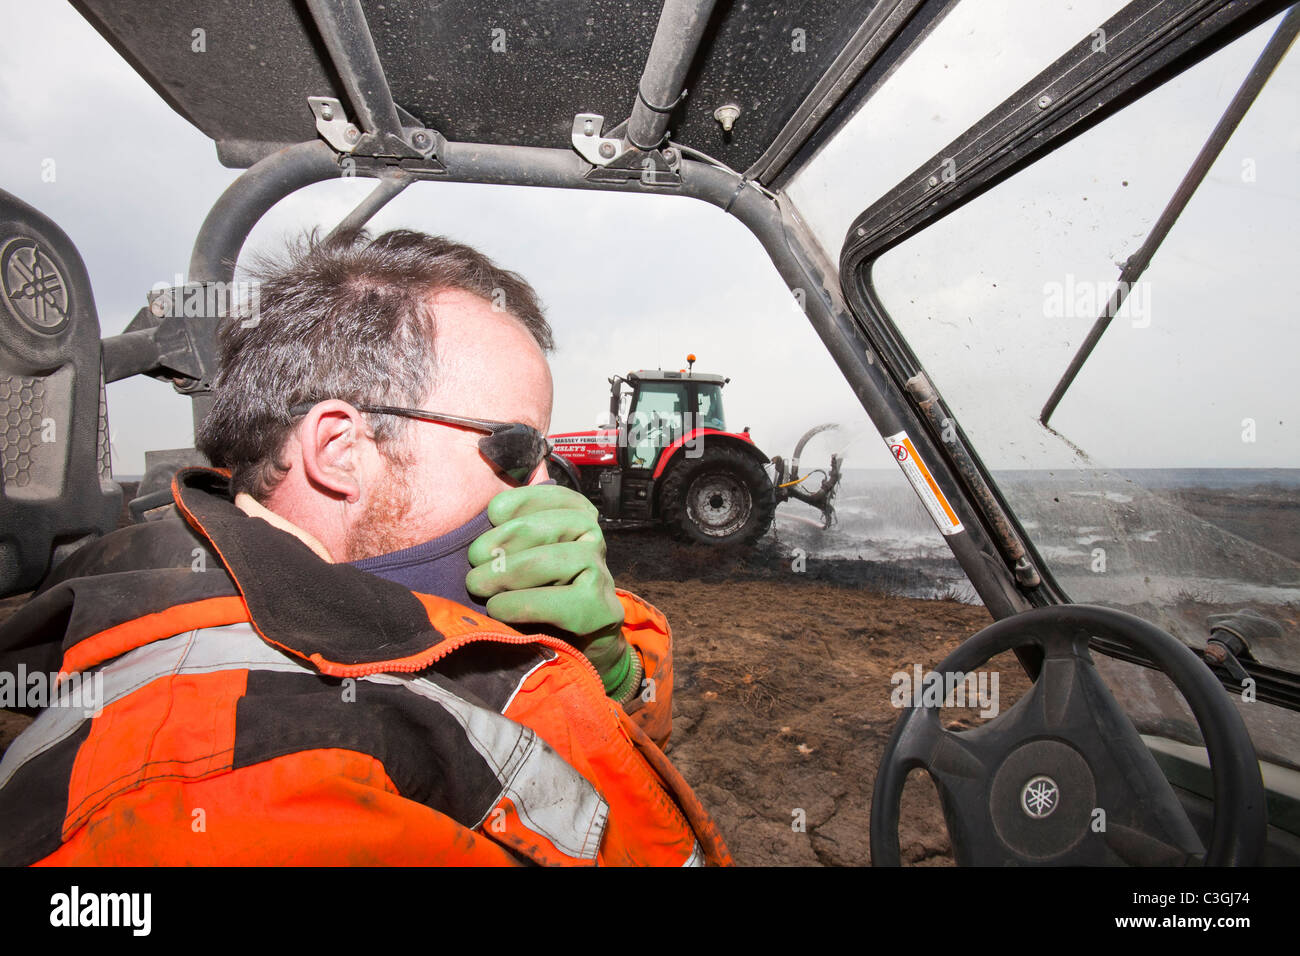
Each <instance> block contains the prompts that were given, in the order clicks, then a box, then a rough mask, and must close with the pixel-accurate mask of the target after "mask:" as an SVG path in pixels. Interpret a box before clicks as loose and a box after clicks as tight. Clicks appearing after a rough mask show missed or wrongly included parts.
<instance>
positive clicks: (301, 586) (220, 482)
mask: <svg viewBox="0 0 1300 956" xmlns="http://www.w3.org/2000/svg"><path fill="white" fill-rule="evenodd" d="M172 493H173V497H174V498H175V500H176V506H177V508H178V509H179V510H180V512H181V514H182V515H183V516H184V518H185V520H186V521H187V522H188V523H189V524H190V525H191V527H193V528H194V530H195V531H196V532H198V533H199V534H200V535H201V536H202V537H203V538H204V539H206V540H207V542H209V544H210V546H211V547H212V549H213V550H214V551H215V552H216V554H217V555H218V556H219V557H220V559H221V563H222V564H223V565H224V566H225V568H226V570H227V571H228V572H229V574H230V577H231V578H232V579H233V581H234V583H235V587H236V588H237V589H238V590H239V593H240V595H241V596H242V597H243V599H244V603H245V604H246V605H247V607H248V613H249V616H250V620H251V622H252V624H253V626H254V627H255V628H256V629H257V631H258V632H259V633H260V634H261V635H262V637H263V638H265V639H266V640H267V641H268V642H270V643H271V644H273V645H275V646H276V647H279V648H280V649H281V650H284V651H286V652H287V653H290V654H292V655H294V656H296V657H300V658H303V659H305V660H309V661H311V662H312V663H314V664H315V665H316V666H317V667H318V668H320V670H321V671H322V672H323V673H326V674H330V675H333V676H354V675H360V674H363V673H371V672H375V671H380V670H418V669H421V668H423V667H425V666H428V664H429V663H431V662H432V661H433V660H436V659H437V658H438V657H439V656H441V655H442V654H443V653H445V652H446V650H449V649H450V646H447V645H448V642H452V644H453V645H454V644H455V643H459V641H456V640H455V639H456V638H460V637H463V636H464V635H466V634H468V633H471V632H481V631H483V630H484V629H490V630H493V631H497V632H504V633H506V634H511V635H513V634H516V633H517V632H515V631H513V630H512V629H511V628H509V627H507V626H505V625H503V624H500V623H498V622H496V621H493V620H491V619H490V618H487V617H485V616H484V615H482V614H480V613H479V612H478V611H476V610H474V609H472V608H466V607H463V606H462V605H459V604H456V603H455V602H452V601H448V600H445V599H442V598H433V597H428V596H423V597H420V598H417V597H416V596H415V595H414V594H412V593H411V592H410V591H408V590H407V589H406V588H404V587H402V586H401V585H399V584H395V583H393V582H391V581H386V580H384V579H382V578H378V577H375V576H374V575H371V574H367V573H366V572H364V571H360V570H358V569H356V568H354V567H352V566H350V565H347V564H332V563H329V562H328V561H326V560H324V559H323V558H322V556H321V555H320V554H318V553H317V552H316V550H315V548H313V542H314V539H312V538H311V536H310V535H307V534H306V532H302V530H301V529H298V528H296V527H295V526H293V525H291V524H289V522H287V521H284V519H280V521H279V522H273V521H272V520H269V519H268V518H267V517H266V516H264V515H258V516H256V517H254V516H251V515H249V514H246V513H245V512H244V511H242V510H241V509H240V508H239V507H238V506H237V505H236V504H235V502H234V501H232V500H231V494H230V486H229V475H228V473H227V472H225V471H221V470H217V469H211V468H186V469H182V470H181V471H179V472H177V474H176V477H175V478H174V479H173V482H172ZM259 507H260V506H259ZM254 510H256V509H254ZM262 510H263V511H264V510H265V509H262ZM276 517H278V516H275V515H272V518H276ZM285 526H287V527H285ZM314 543H315V546H316V547H320V545H319V542H314ZM321 550H322V551H324V549H323V548H321ZM325 555H328V552H327V551H326V552H325ZM440 645H442V646H440Z"/></svg>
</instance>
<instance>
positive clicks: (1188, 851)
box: [871, 604, 1266, 866]
mask: <svg viewBox="0 0 1300 956" xmlns="http://www.w3.org/2000/svg"><path fill="white" fill-rule="evenodd" d="M1093 636H1099V637H1107V638H1111V639H1113V640H1115V641H1119V642H1122V643H1123V644H1125V645H1126V646H1128V647H1129V648H1131V649H1133V650H1135V651H1138V652H1141V653H1142V654H1143V655H1145V656H1146V657H1147V659H1149V660H1151V661H1154V662H1155V664H1156V665H1157V666H1158V667H1159V668H1160V669H1161V670H1162V671H1164V673H1165V674H1166V675H1168V676H1169V677H1170V678H1171V679H1172V680H1173V682H1174V684H1175V685H1176V686H1177V687H1178V689H1179V690H1180V691H1181V692H1182V694H1183V696H1184V697H1185V698H1186V699H1187V702H1188V704H1189V705H1190V706H1191V708H1192V713H1193V714H1194V715H1195V716H1196V721H1197V723H1198V724H1199V726H1200V729H1201V734H1202V736H1203V737H1204V739H1205V745H1206V749H1207V750H1208V751H1209V755H1210V768H1211V771H1212V773H1213V776H1214V828H1213V833H1212V836H1211V839H1210V847H1209V850H1208V852H1207V851H1206V850H1205V848H1204V847H1203V845H1202V843H1201V841H1200V838H1199V837H1198V836H1197V834H1196V831H1195V830H1194V828H1193V827H1192V823H1191V821H1190V820H1189V819H1188V817H1187V814H1186V813H1185V812H1184V810H1183V808H1182V805H1181V804H1180V803H1179V802H1178V798H1177V797H1176V796H1175V794H1174V791H1173V788H1172V787H1171V786H1170V785H1169V781H1168V780H1166V779H1165V776H1164V774H1163V773H1161V771H1160V768H1159V766H1158V765H1157V764H1156V761H1155V758H1154V757H1152V755H1151V752H1150V751H1149V750H1148V749H1147V748H1146V746H1145V745H1144V744H1143V743H1142V739H1141V738H1140V737H1139V736H1138V733H1137V730H1136V728H1134V726H1133V724H1132V722H1131V721H1130V720H1129V719H1128V717H1127V716H1126V715H1125V714H1124V712H1123V711H1122V710H1121V709H1120V707H1119V705H1118V704H1117V703H1116V702H1115V698H1114V697H1113V696H1111V693H1110V690H1109V689H1108V688H1107V687H1106V685H1105V683H1104V682H1103V681H1102V679H1101V677H1100V676H1099V675H1098V673H1097V669H1096V665H1095V664H1094V663H1093V659H1092V655H1091V654H1090V653H1089V651H1088V641H1089V638H1090V637H1093ZM1030 644H1035V645H1037V646H1039V647H1041V648H1042V650H1043V653H1044V660H1043V666H1042V670H1041V671H1040V672H1039V675H1038V679H1037V680H1036V681H1035V682H1034V685H1033V687H1032V688H1030V690H1029V691H1028V693H1026V694H1025V695H1024V696H1023V697H1021V699H1020V700H1018V701H1016V703H1015V704H1014V705H1013V706H1012V707H1011V708H1009V709H1008V710H1006V711H1004V712H1003V713H1001V714H999V715H998V716H996V717H994V719H993V720H990V721H989V722H987V723H985V724H982V725H980V726H979V727H976V728H974V729H972V730H968V731H963V732H954V731H950V730H945V729H944V728H943V726H942V724H941V723H940V720H939V711H940V708H939V707H938V706H933V705H931V706H924V705H922V706H914V705H913V706H909V707H908V708H907V709H906V710H904V712H903V715H902V717H901V718H900V719H899V721H898V724H897V725H896V726H895V727H894V732H893V735H892V736H891V737H890V739H889V743H888V744H887V745H886V746H885V752H884V754H883V755H882V756H881V760H880V770H879V772H878V773H877V775H876V786H875V791H874V793H873V794H872V802H871V859H872V862H873V863H874V864H875V865H877V866H898V865H900V860H899V848H898V816H899V801H900V800H901V798H902V795H903V784H904V782H905V780H906V778H907V774H908V771H910V770H912V769H914V768H917V767H920V768H923V769H924V770H925V771H926V772H927V773H929V775H930V777H931V779H933V780H934V783H935V787H936V788H937V790H938V792H939V799H940V802H941V803H942V805H943V812H944V819H945V820H946V821H947V824H948V833H949V835H950V836H951V838H952V845H953V855H954V856H955V857H956V860H957V863H958V864H959V865H962V866H968V865H975V866H1002V865H1007V864H1026V865H1035V864H1037V865H1042V864H1050V865H1065V866H1080V865H1084V866H1087V865H1106V864H1118V863H1127V864H1132V865H1146V866H1178V865H1184V864H1187V863H1202V862H1203V863H1204V864H1205V865H1207V866H1249V865H1251V864H1253V863H1255V862H1256V861H1257V859H1258V857H1259V854H1260V851H1261V849H1262V848H1263V845H1264V838H1265V826H1266V816H1265V808H1264V784H1263V780H1262V779H1261V777H1260V770H1259V762H1258V759H1257V757H1256V756H1255V748H1254V746H1253V745H1252V743H1251V740H1250V735H1249V734H1247V732H1246V727H1245V724H1244V723H1243V722H1242V720H1241V716H1240V715H1239V714H1238V713H1237V711H1236V710H1235V709H1234V708H1233V706H1232V703H1231V701H1230V698H1229V695H1228V694H1226V693H1225V692H1224V689H1223V686H1222V685H1221V684H1220V683H1219V681H1218V679H1217V678H1216V677H1215V676H1214V675H1213V673H1212V672H1211V671H1210V669H1209V668H1208V667H1207V666H1206V665H1205V664H1204V663H1203V662H1202V661H1201V660H1200V659H1199V658H1198V657H1197V656H1196V655H1195V654H1194V653H1193V652H1192V650H1191V649H1190V648H1188V647H1187V646H1186V645H1184V644H1183V643H1181V642H1180V641H1178V640H1177V639H1175V638H1174V637H1171V636H1170V635H1169V634H1166V633H1165V632H1164V631H1162V630H1160V629H1159V628H1157V627H1155V626H1154V625H1152V624H1149V623H1148V622H1146V621H1144V620H1142V619H1140V618H1137V617H1134V616H1132V615H1130V614H1125V613H1123V612H1121V611H1115V610H1112V609H1110V608H1105V607H1095V606H1091V605H1085V604H1064V605H1055V606H1052V607H1044V608H1036V609H1034V610H1030V611H1025V612H1023V613H1021V614H1017V615H1014V616H1013V617H1008V618H1004V619H1003V620H1001V621H998V622H996V623H994V624H992V625H990V626H989V627H986V628H985V629H984V630H982V631H980V632H979V633H978V634H976V635H975V636H974V637H972V638H971V639H970V640H968V641H966V642H965V643H964V644H962V645H961V646H960V647H959V648H957V649H956V650H955V651H953V652H952V653H951V654H949V655H948V657H947V658H946V659H945V660H944V661H943V663H941V664H940V665H939V667H938V669H937V674H938V675H942V678H943V680H944V684H945V687H944V691H946V690H947V686H948V681H949V680H960V678H961V677H964V676H965V675H972V676H973V675H974V672H975V671H976V670H977V669H978V668H980V667H982V666H983V665H984V664H986V663H988V661H989V660H990V659H991V658H992V657H993V656H994V655H996V654H999V653H1001V652H1003V651H1007V650H1011V649H1012V648H1017V647H1024V646H1027V645H1030ZM974 683H975V682H974V681H973V680H972V681H968V682H967V685H966V686H971V685H972V684H974ZM944 691H939V692H938V693H937V696H938V697H943V696H944ZM932 696H936V695H934V694H932ZM912 700H913V701H915V700H916V698H915V697H913V698H912ZM921 700H925V698H924V697H922V698H921ZM968 703H969V700H968Z"/></svg>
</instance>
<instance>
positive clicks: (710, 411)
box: [695, 385, 727, 431]
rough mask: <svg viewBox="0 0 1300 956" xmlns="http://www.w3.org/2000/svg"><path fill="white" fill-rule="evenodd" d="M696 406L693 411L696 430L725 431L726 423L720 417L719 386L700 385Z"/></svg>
mask: <svg viewBox="0 0 1300 956" xmlns="http://www.w3.org/2000/svg"><path fill="white" fill-rule="evenodd" d="M698 395H699V399H698V404H697V407H696V409H695V411H696V415H695V425H696V427H697V428H716V429H718V431H726V430H727V421H726V419H725V418H724V417H723V415H722V387H721V386H719V385H701V386H699V389H698Z"/></svg>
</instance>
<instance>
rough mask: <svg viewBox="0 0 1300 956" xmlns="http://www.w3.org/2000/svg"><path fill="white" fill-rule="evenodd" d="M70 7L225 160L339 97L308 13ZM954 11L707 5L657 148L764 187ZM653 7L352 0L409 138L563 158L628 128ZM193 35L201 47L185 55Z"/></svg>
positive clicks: (251, 153)
mask: <svg viewBox="0 0 1300 956" xmlns="http://www.w3.org/2000/svg"><path fill="white" fill-rule="evenodd" d="M72 2H73V6H74V7H76V8H77V10H78V11H79V12H80V13H81V14H82V15H83V16H85V17H86V19H87V20H88V21H89V22H90V23H91V24H92V25H93V26H94V27H95V29H97V30H98V31H99V32H100V33H101V34H102V35H103V36H104V37H105V38H106V39H107V40H108V42H109V43H110V44H111V45H112V46H113V47H114V48H115V49H116V50H117V51H118V52H119V53H120V54H121V55H122V57H123V58H124V59H125V60H126V61H127V62H128V63H130V64H131V66H132V67H133V68H134V69H135V70H136V71H137V72H138V73H139V74H140V75H141V76H142V77H143V78H144V79H145V80H146V81H147V82H148V83H149V84H150V85H151V86H152V87H153V88H154V89H155V90H156V91H157V92H158V93H159V95H160V96H162V97H163V99H164V100H166V102H167V103H168V104H170V105H171V106H172V107H173V108H174V109H175V110H176V111H177V112H178V113H179V114H180V115H181V116H182V117H184V118H185V119H186V120H188V121H189V122H190V123H192V124H194V126H196V127H197V128H198V129H200V130H201V131H202V132H203V133H204V134H206V135H207V136H209V137H211V138H212V139H213V140H215V141H216V144H217V152H218V156H219V158H220V159H221V161H222V162H223V163H224V164H226V165H227V166H232V167H236V168H242V167H246V166H249V165H251V164H252V163H254V162H256V161H257V160H258V159H260V158H262V157H264V156H266V155H269V154H270V153H272V152H274V151H276V150H278V149H280V148H282V147H284V146H286V145H289V144H293V143H300V142H304V141H307V140H312V139H315V138H316V137H317V132H316V127H315V121H314V118H313V115H312V112H311V110H310V109H309V108H308V105H307V97H309V96H326V97H334V98H338V99H340V100H342V101H343V102H347V97H346V94H345V92H344V86H343V83H342V81H341V80H340V78H339V76H338V73H337V71H336V70H335V68H334V66H333V63H332V61H331V58H330V55H329V53H328V51H327V49H326V47H325V45H324V43H323V42H322V39H321V37H320V35H319V32H318V31H317V29H316V27H315V25H314V23H313V19H312V16H311V14H310V13H309V11H308V9H307V5H306V4H303V3H299V2H294V0H189V2H170V3H150V4H135V3H123V2H121V0H72ZM955 2H956V0H906V2H900V0H875V2H864V0H809V2H805V3H799V4H789V3H783V2H781V0H749V2H745V3H718V4H717V5H716V6H715V8H714V10H713V14H712V17H711V19H710V21H709V24H708V27H707V29H706V33H705V36H704V39H703V42H702V44H701V46H700V51H699V55H698V56H697V57H696V59H695V61H694V65H693V67H692V69H691V71H690V73H689V74H688V75H687V78H686V89H687V91H688V93H689V95H688V96H687V97H686V98H685V99H684V100H683V101H682V102H681V103H680V104H679V105H678V106H677V107H676V109H674V110H673V112H672V114H671V121H670V127H669V128H670V130H671V133H672V137H673V139H674V140H675V141H677V142H680V143H683V144H686V145H688V146H690V147H693V148H695V149H699V150H703V151H705V152H707V153H709V154H711V155H713V156H715V157H716V158H717V159H719V160H721V161H722V162H724V163H726V164H728V165H729V166H731V167H733V168H735V169H738V170H743V171H746V172H747V174H748V175H749V176H750V177H751V178H756V179H759V180H760V181H763V182H765V183H768V184H773V183H775V182H778V181H780V180H783V179H785V178H788V177H789V176H790V175H792V174H793V171H794V169H795V168H797V166H798V165H799V163H800V162H801V161H802V160H803V159H806V158H807V157H808V156H809V155H811V150H812V149H813V148H815V145H816V143H817V141H818V140H819V139H820V138H821V137H822V136H823V135H824V134H825V133H826V132H827V131H828V130H829V129H831V128H833V127H835V126H836V125H838V124H839V123H840V122H842V121H843V120H845V119H847V118H848V115H850V114H851V113H852V111H853V107H854V105H855V103H856V102H858V101H859V100H860V99H861V98H862V97H863V96H865V95H867V93H868V92H869V90H870V88H873V87H874V86H875V85H878V84H879V83H880V82H882V81H883V79H884V78H885V77H886V76H887V75H888V73H889V72H890V71H891V70H892V69H893V68H894V67H895V66H897V63H898V62H899V61H900V60H901V59H903V58H904V57H905V56H906V55H907V54H908V53H909V52H910V50H911V49H912V48H913V47H914V46H915V45H916V43H917V42H918V40H919V39H920V38H922V37H923V36H924V34H925V32H926V31H927V29H928V28H930V27H932V26H933V25H934V23H935V22H937V21H938V20H939V19H940V18H941V17H942V16H943V15H944V14H945V13H946V12H947V10H948V8H949V7H950V6H952V5H953V4H954V3H955ZM659 8H660V4H658V3H645V4H628V3H625V2H623V0H585V2H573V0H570V2H549V3H545V4H538V3H536V2H524V0H498V2H495V3H491V4H483V3H481V2H475V0H442V2H434V3H430V2H428V0H419V2H416V0H382V2H379V0H361V9H362V11H363V12H364V14H365V18H366V21H367V25H368V27H369V30H370V33H371V34H372V36H373V38H374V45H375V49H376V51H377V52H378V55H379V59H380V61H381V63H382V65H383V69H384V73H385V76H386V79H387V81H388V84H389V86H390V88H391V91H392V96H393V100H394V102H395V103H396V104H397V105H398V106H399V107H400V108H402V109H403V110H405V111H406V112H408V113H409V114H411V115H412V116H413V117H415V118H416V119H417V120H418V121H419V122H420V123H422V124H423V125H424V126H425V127H427V128H430V129H434V130H437V131H438V132H439V133H441V134H442V135H443V136H444V137H446V138H447V139H448V140H450V141H453V142H474V143H491V144H499V145H521V146H546V147H560V148H566V149H567V148H569V147H570V134H571V131H572V126H573V121H574V116H575V115H576V114H578V113H598V114H600V115H602V116H604V117H605V118H606V121H607V123H608V124H609V125H613V124H615V123H618V122H620V121H621V120H623V119H626V118H627V115H628V111H629V109H630V107H631V104H632V103H633V102H634V98H635V96H636V93H637V83H638V80H639V77H640V76H641V72H642V70H643V69H644V67H645V64H646V57H647V54H648V53H649V50H650V45H651V41H652V39H653V38H654V35H655V28H656V25H657V22H658V19H659V12H660V9H659ZM196 28H201V29H202V30H203V31H204V34H203V45H204V47H205V52H202V53H200V52H195V51H194V50H193V49H192V46H193V42H192V36H193V31H194V30H195V29H196ZM498 30H501V31H504V34H498V33H496V32H494V31H498ZM494 39H497V40H498V45H500V44H502V43H503V44H504V49H503V50H502V51H501V52H493V48H492V46H493V41H494ZM858 81H861V82H858ZM728 103H735V104H736V105H738V106H740V108H741V115H740V118H739V119H738V120H737V122H736V124H735V126H734V128H733V130H732V131H731V132H730V133H724V132H723V130H722V127H721V125H720V123H719V122H718V121H717V120H716V119H714V116H713V113H714V111H715V110H716V109H717V108H718V107H720V106H723V105H725V104H728ZM814 134H816V136H814ZM792 160H793V162H791V161H792Z"/></svg>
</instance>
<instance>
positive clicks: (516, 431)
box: [289, 402, 551, 484]
mask: <svg viewBox="0 0 1300 956" xmlns="http://www.w3.org/2000/svg"><path fill="white" fill-rule="evenodd" d="M316 404H317V403H316V402H304V403H302V404H299V405H295V406H293V407H292V408H290V409H289V414H291V415H305V414H307V413H308V412H309V411H311V410H312V409H313V408H314V407H315V406H316ZM354 407H355V408H356V409H357V411H360V412H367V413H369V414H371V415H400V416H401V417H403V418H419V419H424V420H425V421H431V422H441V423H442V424H444V425H460V426H461V427H462V428H472V429H474V430H475V431H480V432H487V433H488V434H487V435H486V436H485V437H483V438H480V439H479V442H478V450H479V454H481V455H482V456H483V457H484V458H486V459H487V460H488V461H489V462H491V463H492V464H493V465H494V466H495V467H496V468H497V470H499V471H501V472H502V473H504V474H505V475H507V476H509V478H510V480H511V481H513V482H515V483H516V484H523V483H524V482H525V481H527V480H528V479H529V478H530V477H531V476H532V474H533V472H535V471H536V470H537V466H538V465H540V464H541V463H542V459H544V458H545V457H546V456H547V455H548V454H550V451H551V444H550V442H548V441H547V440H546V436H545V435H543V434H542V433H541V432H539V431H538V430H537V429H536V428H533V427H532V426H531V425H525V424H524V423H523V422H493V421H487V420H485V419H481V418H463V417H461V416H459V415H443V414H441V413H440V412H430V411H426V410H424V409H422V408H398V407H396V406H394V405H356V406H354Z"/></svg>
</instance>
